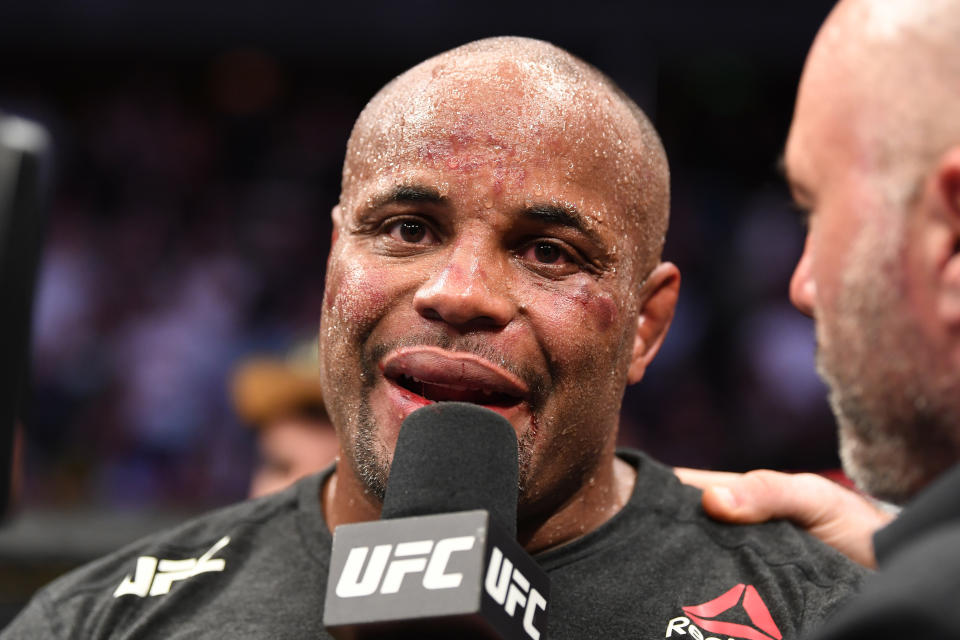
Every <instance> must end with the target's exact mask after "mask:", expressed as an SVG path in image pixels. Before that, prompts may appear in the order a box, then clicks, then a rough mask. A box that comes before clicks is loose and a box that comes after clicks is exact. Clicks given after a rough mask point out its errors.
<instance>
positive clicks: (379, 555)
mask: <svg viewBox="0 0 960 640" xmlns="http://www.w3.org/2000/svg"><path fill="white" fill-rule="evenodd" d="M475 542H476V536H458V537H454V538H444V539H442V540H438V541H437V542H436V544H434V541H433V540H417V541H416V542H401V543H399V544H397V545H396V548H394V545H392V544H378V545H376V546H375V547H374V548H373V551H372V552H370V547H355V548H353V549H351V550H350V554H349V555H348V556H347V562H346V565H344V567H343V573H341V574H340V579H339V580H338V581H337V589H336V594H337V596H339V597H341V598H357V597H360V596H369V595H371V594H373V593H376V592H377V591H379V592H380V593H398V592H399V591H400V587H401V586H402V584H403V579H404V577H405V576H406V575H407V574H410V573H423V580H422V583H423V588H424V589H430V590H434V589H455V588H457V587H459V586H460V583H461V582H463V574H462V573H447V572H446V571H447V563H448V562H449V560H450V555H451V554H453V553H455V552H457V551H468V550H470V549H472V548H473V545H474V543H475ZM368 552H369V554H370V560H369V561H367V554H368ZM365 562H366V565H367V567H366V570H364V569H363V565H364V563H365ZM361 573H362V575H361ZM381 578H382V580H381ZM378 587H379V589H378Z"/></svg>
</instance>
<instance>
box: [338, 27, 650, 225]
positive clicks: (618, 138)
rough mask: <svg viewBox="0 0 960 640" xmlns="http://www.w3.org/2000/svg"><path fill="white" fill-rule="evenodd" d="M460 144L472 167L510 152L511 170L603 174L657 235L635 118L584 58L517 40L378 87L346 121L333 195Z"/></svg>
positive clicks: (479, 45)
mask: <svg viewBox="0 0 960 640" xmlns="http://www.w3.org/2000/svg"><path fill="white" fill-rule="evenodd" d="M468 146H469V148H470V150H471V152H472V153H474V154H475V155H474V156H473V157H472V158H470V159H469V161H474V162H477V163H478V164H479V163H483V162H495V161H496V160H497V158H498V157H501V158H502V157H509V158H510V160H511V162H512V163H514V164H515V165H517V164H524V163H528V164H536V165H541V166H546V165H549V166H556V167H564V168H566V169H568V170H569V172H570V174H574V173H578V172H579V173H580V174H581V175H583V174H586V173H593V174H595V175H596V174H601V173H602V175H604V176H605V177H606V178H607V179H606V180H604V185H605V186H604V188H605V190H606V191H608V192H609V199H610V203H611V205H613V204H616V205H619V207H620V208H623V209H626V210H628V211H631V212H635V213H637V214H644V213H651V214H653V216H652V219H645V223H647V226H648V227H649V228H648V231H650V232H651V233H652V235H659V236H662V235H663V233H664V232H665V225H666V208H667V200H668V198H669V195H668V191H669V186H668V175H667V172H668V170H667V167H666V159H665V156H664V154H663V150H662V147H661V146H660V142H659V139H658V138H657V136H656V133H655V132H654V131H653V129H652V127H650V126H649V123H648V122H647V121H646V119H645V117H644V116H643V115H642V113H641V112H639V109H637V108H636V106H635V105H633V104H632V103H631V102H630V101H629V99H628V98H626V97H625V96H623V94H622V93H620V92H619V90H617V89H616V88H615V87H613V86H612V84H611V83H610V82H609V80H607V79H606V78H605V77H604V76H602V74H600V73H599V72H597V71H596V70H595V69H593V68H592V67H590V66H589V65H587V64H586V63H583V62H581V61H579V60H578V59H576V58H574V57H573V56H571V55H570V54H568V53H566V52H564V51H562V50H561V49H558V48H556V47H554V46H552V45H549V44H547V43H543V42H539V41H535V40H526V39H520V38H499V39H491V40H483V41H479V42H476V43H471V44H469V45H465V46H463V47H460V48H458V49H454V50H452V51H449V52H446V53H444V54H441V55H439V56H436V57H434V58H431V59H429V60H427V61H425V62H423V63H421V64H419V65H417V66H416V67H414V68H412V69H410V70H409V71H407V72H406V73H404V74H402V75H401V76H399V77H398V78H396V79H395V80H393V81H392V82H391V83H390V84H388V85H387V86H386V87H384V88H383V89H382V90H381V91H380V92H379V93H378V94H377V95H376V96H375V97H374V98H373V100H371V101H370V103H369V104H368V105H367V107H366V109H364V111H363V113H362V114H361V116H360V118H359V119H358V121H357V124H356V126H355V127H354V131H353V133H352V135H351V138H350V142H349V145H348V150H347V160H346V163H345V165H344V176H343V191H344V194H343V195H344V197H345V198H349V196H350V195H351V194H352V193H353V191H355V187H356V184H357V182H363V183H365V184H366V183H369V182H370V181H371V180H373V181H374V182H378V183H379V182H383V183H390V182H396V181H397V180H398V179H399V178H400V177H401V176H400V175H399V174H402V173H403V172H405V171H412V170H415V169H416V167H417V166H418V165H423V164H429V163H430V162H432V161H434V160H435V159H436V158H438V157H444V156H445V154H450V153H452V152H455V151H457V150H458V149H464V148H467V147H468ZM457 161H458V162H460V161H463V160H462V159H458V160H457ZM382 186H384V187H386V186H388V185H387V184H384V185H382ZM341 204H347V203H346V202H343V201H342V202H341ZM633 217H635V218H636V219H639V218H638V217H637V216H633ZM641 217H643V218H647V216H641Z"/></svg>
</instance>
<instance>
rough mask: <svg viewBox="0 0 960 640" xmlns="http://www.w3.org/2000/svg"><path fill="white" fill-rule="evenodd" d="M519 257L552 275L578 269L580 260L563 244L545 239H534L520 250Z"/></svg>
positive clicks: (564, 273)
mask: <svg viewBox="0 0 960 640" xmlns="http://www.w3.org/2000/svg"><path fill="white" fill-rule="evenodd" d="M519 255H520V259H521V260H524V261H525V262H527V264H529V265H530V266H531V267H533V268H540V269H546V270H548V272H549V273H552V274H554V275H566V274H569V273H573V272H576V271H579V270H580V268H581V261H580V260H579V259H578V258H577V257H576V254H575V253H574V252H573V251H572V250H570V249H568V248H566V247H565V246H564V245H562V244H560V243H558V242H553V241H547V240H535V241H533V242H531V243H530V244H528V245H526V246H525V247H524V248H523V249H522V250H521V251H520V254H519Z"/></svg>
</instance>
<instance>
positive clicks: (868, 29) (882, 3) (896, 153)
mask: <svg viewBox="0 0 960 640" xmlns="http://www.w3.org/2000/svg"><path fill="white" fill-rule="evenodd" d="M818 77H819V78H823V77H829V78H833V79H836V80H838V81H839V82H838V84H842V85H845V91H846V92H849V93H850V94H851V97H852V99H853V100H854V101H855V102H856V105H857V108H858V110H859V112H858V116H859V117H857V118H856V119H852V120H851V122H850V126H851V127H853V128H854V132H855V134H856V135H858V136H860V137H861V139H862V140H863V141H864V142H865V143H866V145H867V149H868V150H869V153H868V154H867V155H865V156H864V157H862V158H861V160H862V161H863V162H864V163H868V164H869V165H870V166H871V167H872V168H873V169H876V176H877V178H878V179H879V180H882V181H883V183H884V185H883V186H884V189H885V191H886V195H888V196H889V197H890V198H891V199H892V200H893V202H895V203H897V204H899V205H900V206H903V205H904V204H905V203H906V202H907V201H908V200H910V199H911V197H912V196H915V195H916V191H917V189H918V188H919V186H920V182H921V180H922V178H923V176H924V175H925V174H926V173H927V172H928V171H929V170H930V168H931V165H932V164H933V163H934V162H935V161H936V160H937V158H938V157H939V156H940V155H941V154H942V153H943V152H944V151H945V150H947V149H949V148H950V147H951V146H953V145H956V144H958V143H960V4H958V3H957V2H956V0H847V1H844V2H840V3H839V4H838V5H837V7H836V8H835V9H834V11H833V13H831V15H830V17H829V18H828V19H827V22H826V23H825V24H824V26H823V28H822V29H821V31H820V33H819V35H818V36H817V39H816V42H815V43H814V46H813V49H812V50H811V54H810V58H809V60H808V62H807V69H806V70H805V72H804V81H803V82H802V83H801V96H800V98H799V99H801V100H802V99H803V98H804V97H806V96H804V95H803V94H804V93H815V92H821V91H823V89H824V85H823V84H822V83H820V82H816V78H818ZM811 78H812V79H813V80H814V81H813V82H808V80H810V79H811ZM809 99H810V100H811V101H813V100H818V101H821V102H823V101H824V96H819V97H817V96H810V97H809Z"/></svg>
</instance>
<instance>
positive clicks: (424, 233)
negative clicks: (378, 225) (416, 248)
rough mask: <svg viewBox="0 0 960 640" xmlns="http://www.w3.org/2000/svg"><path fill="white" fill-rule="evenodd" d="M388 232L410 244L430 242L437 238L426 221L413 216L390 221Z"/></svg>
mask: <svg viewBox="0 0 960 640" xmlns="http://www.w3.org/2000/svg"><path fill="white" fill-rule="evenodd" d="M386 232H387V235H389V236H390V237H391V238H393V239H395V240H400V241H402V242H406V243H408V244H430V243H432V242H433V241H434V239H435V238H434V235H433V232H432V231H430V227H428V226H427V225H426V223H424V222H421V221H420V220H414V219H411V218H405V219H403V220H397V221H395V222H392V223H390V224H389V225H387V227H386Z"/></svg>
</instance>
